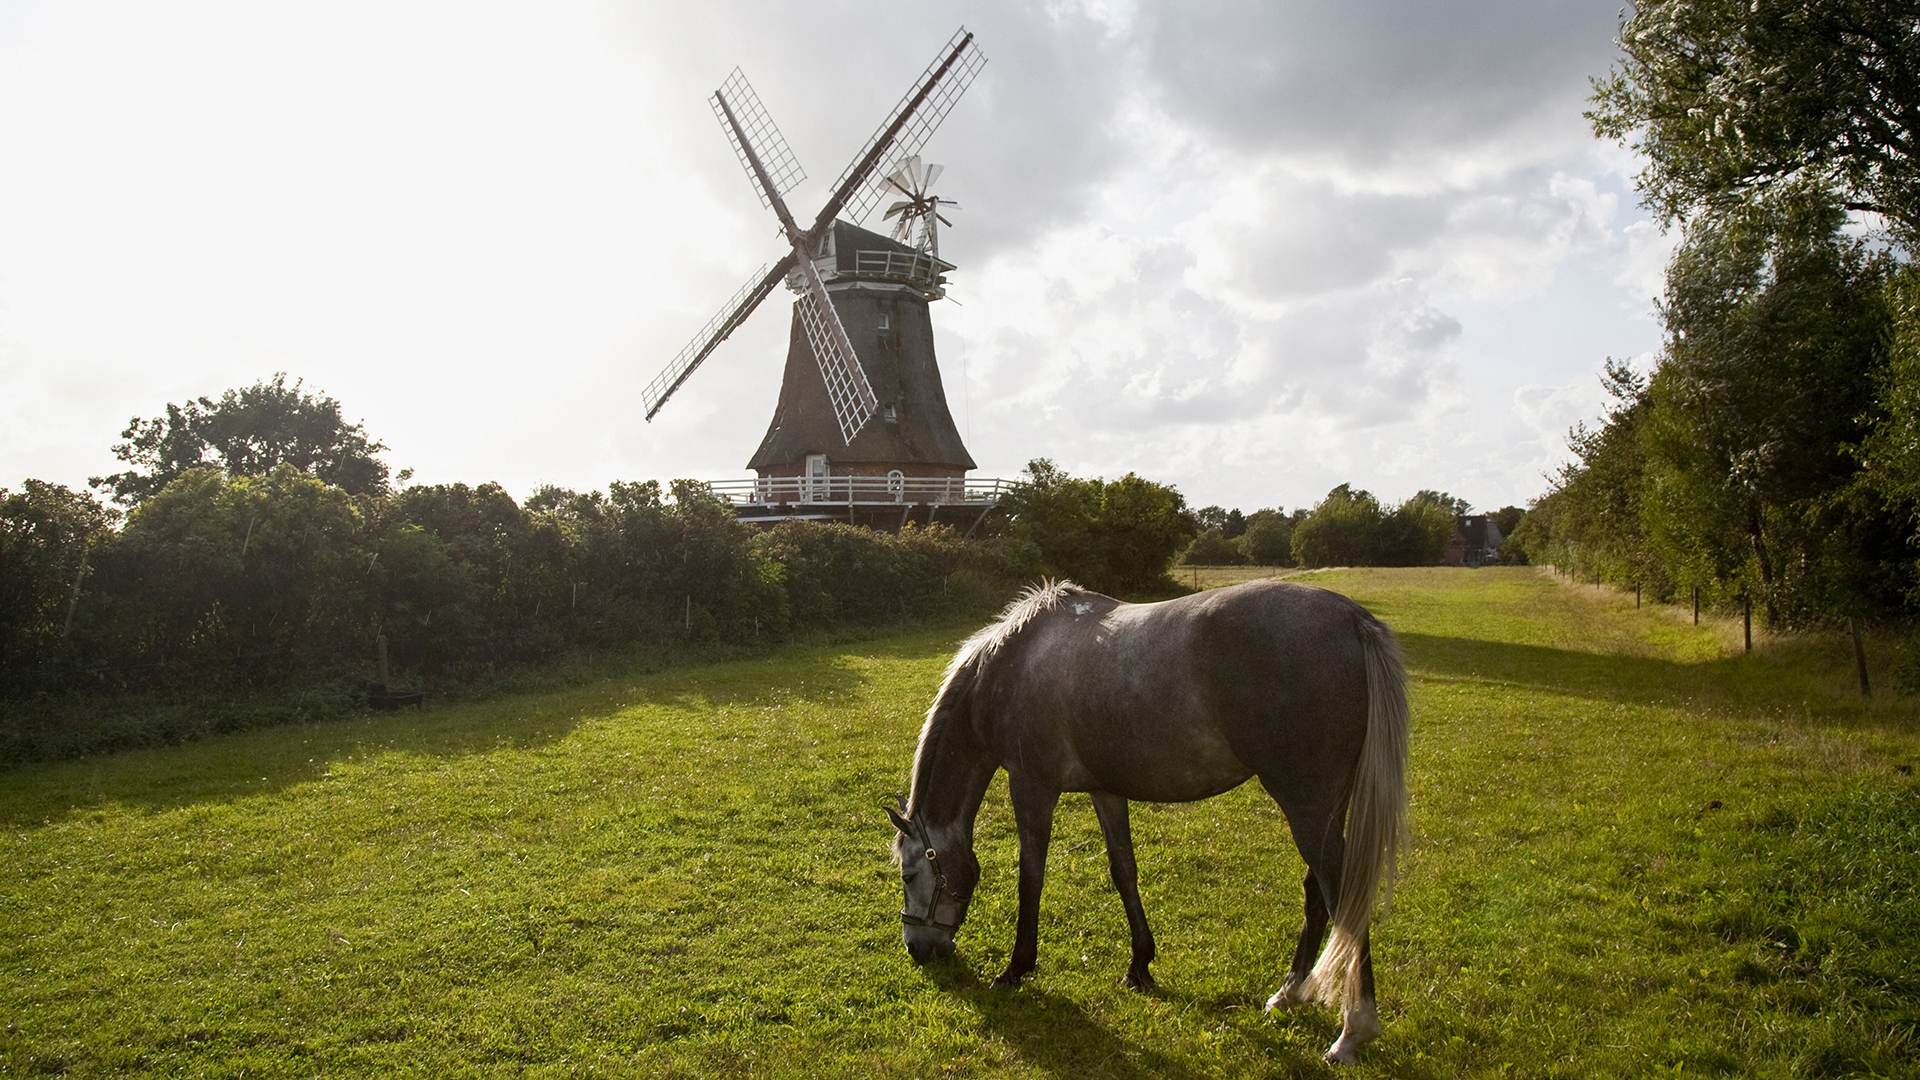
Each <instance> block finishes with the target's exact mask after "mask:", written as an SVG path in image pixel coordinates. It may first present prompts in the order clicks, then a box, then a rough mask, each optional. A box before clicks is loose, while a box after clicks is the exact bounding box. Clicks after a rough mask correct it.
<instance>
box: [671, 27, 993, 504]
mask: <svg viewBox="0 0 1920 1080" xmlns="http://www.w3.org/2000/svg"><path fill="white" fill-rule="evenodd" d="M985 63H986V57H984V56H983V55H981V53H980V51H979V49H978V48H976V47H975V46H974V44H973V35H972V34H971V33H969V32H967V31H966V30H965V29H964V28H962V29H961V30H960V31H959V32H958V33H956V34H955V35H954V36H953V39H952V40H951V41H949V42H948V43H947V45H946V47H945V48H943V49H942V50H941V53H940V55H939V56H938V57H936V58H935V59H934V61H933V63H932V64H930V65H929V66H928V67H927V70H926V72H925V73H923V74H922V75H921V77H920V79H919V80H918V81H917V82H916V83H915V85H914V87H913V88H912V89H911V90H909V91H908V92H907V95H906V96H905V97H904V98H902V99H901V101H900V104H899V105H897V106H895V108H894V111H893V114H892V115H891V116H889V117H888V118H887V120H886V121H885V122H884V123H882V124H881V126H880V129H879V130H878V131H877V132H875V133H874V135H873V137H872V138H871V139H869V140H868V141H867V145H866V146H865V147H864V148H863V149H862V150H861V152H860V154H859V155H857V156H856V157H855V158H854V161H853V163H852V164H850V165H849V166H848V167H847V169H846V171H845V172H843V173H842V174H841V176H840V179H839V180H838V181H836V182H835V184H834V186H833V193H832V195H831V196H830V197H829V198H828V199H827V203H826V205H825V206H824V207H822V208H821V210H820V212H819V214H818V215H817V216H816V217H815V219H814V221H813V223H812V225H811V226H808V227H802V226H801V225H799V224H798V223H796V221H795V220H794V218H793V215H792V213H791V211H789V210H788V208H787V205H786V202H785V200H784V199H783V196H784V195H785V193H786V192H787V191H789V190H790V189H791V188H792V187H793V186H794V185H795V184H797V183H799V182H800V181H801V180H803V179H805V176H806V174H805V173H804V172H803V171H802V170H801V169H800V166H799V163H798V162H797V161H796V160H795V159H794V156H793V154H792V152H791V151H790V150H789V149H788V148H787V144H786V140H785V139H784V138H782V137H781V135H780V132H779V129H778V128H776V127H774V125H773V121H772V119H771V118H770V117H769V116H768V115H767V111H766V109H765V107H764V106H762V105H761V104H760V100H759V98H758V96H757V95H755V94H754V92H753V88H752V87H751V86H749V85H748V84H747V80H746V77H745V76H744V75H742V74H741V73H740V71H739V70H738V69H735V71H734V72H733V74H732V75H730V76H729V77H728V78H727V80H726V82H725V83H723V84H722V85H721V87H720V89H719V90H717V91H715V92H714V95H713V98H712V104H713V110H714V114H715V115H716V116H718V117H719V119H720V123H721V126H722V127H723V128H724V129H725V130H726V132H727V137H728V139H729V140H730V141H731V142H732V144H733V148H734V151H735V153H736V154H737V155H738V156H739V158H740V162H741V164H742V165H743V166H744V167H745V168H746V171H747V175H748V176H749V177H750V178H751V179H752V181H753V185H754V191H755V192H756V193H757V194H758V195H759V196H760V201H761V203H762V205H764V206H766V207H767V208H768V209H769V210H771V211H773V214H774V216H775V217H776V218H777V219H778V220H779V222H780V228H781V231H782V233H783V235H784V237H785V239H786V241H787V246H788V247H789V248H790V250H789V251H788V252H786V253H785V254H784V255H783V256H782V257H781V258H779V259H778V260H776V261H775V262H773V263H771V264H769V265H768V266H767V267H764V268H762V269H761V271H759V272H758V273H756V274H755V276H754V277H753V279H752V280H750V281H749V282H748V283H747V284H746V286H745V287H743V288H742V289H741V290H740V291H739V292H738V293H737V294H735V296H734V298H733V299H732V300H731V301H729V302H728V303H727V305H726V306H725V307H724V308H722V309H721V311H720V313H719V314H718V315H716V316H714V318H713V319H712V320H711V321H709V322H708V323H707V325H706V326H705V327H704V328H703V329H702V330H701V331H700V333H699V334H697V335H696V336H695V337H694V339H693V340H692V341H691V342H689V343H688V344H687V346H686V347H685V348H684V349H682V350H681V351H680V353H679V355H677V356H675V357H674V359H673V361H672V363H670V364H668V365H667V367H666V369H665V370H663V371H661V372H660V374H659V375H658V376H656V377H655V378H654V380H653V381H652V382H651V383H649V384H648V385H647V386H646V388H645V389H644V390H643V391H642V401H643V404H644V405H645V408H646V416H647V419H648V420H652V419H653V416H654V414H655V413H657V412H658V411H659V410H660V407H661V406H662V405H663V404H665V402H666V400H667V398H668V397H669V396H671V395H672V394H673V393H674V391H676V390H678V389H679V388H680V387H681V385H682V384H684V383H685V382H686V380H687V378H688V376H690V375H692V374H693V372H694V369H696V368H697V367H699V365H700V363H701V362H702V361H704V360H705V359H706V358H707V357H708V356H709V355H711V354H712V353H713V351H714V349H715V348H717V347H718V346H719V344H720V343H721V342H722V341H724V340H726V338H727V337H728V336H729V335H731V334H732V333H733V331H734V330H735V329H736V328H737V327H739V325H740V324H741V323H742V322H744V321H745V320H746V319H747V317H748V316H749V315H751V314H752V313H753V311H754V309H755V308H757V307H758V306H759V304H760V302H761V301H762V300H764V299H765V298H766V297H767V294H769V293H771V292H772V291H773V288H774V286H775V285H778V284H780V283H782V282H783V281H784V282H785V283H786V285H787V286H788V287H789V288H790V289H792V290H793V292H794V293H795V294H796V298H795V300H794V303H793V324H792V332H791V335H790V339H789V345H788V349H787V361H786V370H785V373H784V375H783V376H782V380H781V386H780V398H779V404H778V406H777V407H776V408H775V410H774V415H773V419H772V422H771V423H769V424H768V426H767V432H766V436H765V438H763V439H762V440H761V442H760V447H759V449H758V450H756V451H755V452H754V454H753V457H752V459H751V460H750V461H749V462H748V465H747V467H748V468H750V469H752V470H754V472H755V473H756V474H757V475H758V477H759V479H758V480H757V481H754V482H751V490H750V491H749V490H747V489H745V488H740V487H738V486H736V485H729V484H727V483H725V482H722V483H719V484H714V485H711V486H712V487H714V489H715V490H716V491H718V492H720V493H722V494H725V495H728V496H729V497H730V498H733V500H734V501H735V503H736V504H737V505H739V506H740V507H741V510H742V516H743V517H749V516H750V517H755V518H756V519H759V520H766V519H771V518H779V517H837V518H843V519H846V520H856V521H857V520H863V519H864V520H867V521H869V522H871V523H875V524H888V523H890V519H891V518H892V517H893V516H894V511H895V510H896V509H898V511H899V513H898V520H899V521H900V522H905V521H906V520H908V518H909V516H911V515H913V514H914V512H915V510H916V509H919V508H922V507H924V508H925V509H926V515H925V516H926V519H927V520H929V521H932V520H936V519H937V518H938V517H940V516H941V515H940V511H941V510H942V509H945V510H947V511H949V516H953V512H955V511H958V512H961V513H965V512H967V511H970V510H973V509H976V508H977V509H978V510H979V512H980V513H981V514H984V512H985V510H986V509H987V508H990V506H991V505H992V502H993V501H994V498H995V496H996V495H997V491H998V488H999V484H998V482H997V481H995V482H988V483H986V484H981V483H980V482H974V483H973V484H970V483H969V482H968V480H967V479H966V474H967V473H968V472H969V471H970V470H972V469H973V468H974V461H973V457H972V456H971V455H970V454H968V453H967V448H966V446H965V445H964V444H963V443H962V442H961V439H960V433H959V431H958V430H957V429H956V428H955V427H954V423H953V416H952V414H951V413H950V411H949V410H948V408H947V400H946V391H945V389H944V388H943V386H942V385H941V380H940V368H939V363H938V361H937V359H936V357H935V354H934V346H933V324H932V321H931V319H930V318H929V315H928V305H929V304H931V303H932V302H933V301H936V300H939V299H940V298H941V297H943V296H945V295H946V290H945V286H946V275H947V273H948V272H950V271H952V270H953V269H954V267H953V264H951V263H948V262H945V261H943V260H942V259H941V258H940V253H939V226H940V225H941V224H943V223H946V224H950V223H949V222H947V221H946V219H945V218H944V217H942V216H941V214H940V209H941V207H942V206H951V205H952V203H951V202H950V201H948V200H944V199H940V198H938V197H937V196H935V195H933V194H932V191H931V188H932V185H933V182H934V180H936V179H937V178H938V177H939V174H940V168H941V167H940V166H938V165H925V164H923V163H922V162H921V160H920V157H919V155H918V150H919V148H920V147H921V146H922V145H923V144H925V142H926V141H927V139H928V138H929V137H931V136H932V134H933V132H934V130H935V129H936V128H937V127H938V126H939V124H940V122H941V121H942V120H943V119H945V117H946V114H947V112H948V111H949V110H951V109H952V107H953V105H954V103H955V102H957V101H958V100H959V98H960V95H961V94H962V93H964V92H965V90H966V88H967V86H968V84H970V83H971V82H972V81H973V77H974V75H975V74H976V73H978V71H979V70H980V68H981V66H982V65H984V64H985ZM883 162H892V163H893V165H892V168H891V169H890V171H888V172H887V173H886V174H885V175H884V176H882V175H878V173H879V169H880V167H881V165H882V163H883ZM888 193H891V194H893V195H895V196H897V197H898V198H897V201H895V202H894V203H893V204H892V206H890V207H889V209H888V210H887V212H886V214H885V215H884V219H888V220H893V221H894V228H893V231H892V234H891V235H882V234H880V233H876V232H870V231H868V230H866V229H863V228H861V227H860V225H859V223H860V222H861V220H863V219H864V218H865V217H866V216H867V215H868V214H869V213H871V212H872V210H873V209H874V207H875V205H876V204H877V203H878V202H879V201H880V199H881V198H882V197H884V196H885V195H886V194H888ZM842 508H844V510H843V509H842ZM974 520H975V521H976V522H977V520H978V518H977V517H975V518H974Z"/></svg>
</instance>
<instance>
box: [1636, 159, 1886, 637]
mask: <svg viewBox="0 0 1920 1080" xmlns="http://www.w3.org/2000/svg"><path fill="white" fill-rule="evenodd" d="M1845 220H1846V218H1845V213H1844V211H1843V210H1841V209H1840V208H1839V207H1838V206H1836V205H1835V204H1834V203H1832V202H1831V201H1829V200H1827V199H1826V198H1824V197H1822V195H1821V194H1820V193H1818V192H1799V193H1796V194H1795V197H1794V198H1793V199H1791V200H1788V199H1784V198H1783V199H1781V200H1779V201H1778V202H1777V203H1776V205H1775V212H1774V213H1771V214H1768V215H1766V216H1765V217H1757V216H1748V217H1742V218H1737V219H1728V220H1724V221H1703V222H1699V223H1697V224H1696V225H1695V226H1694V228H1693V229H1691V230H1690V232H1689V235H1688V237H1687V242H1686V243H1685V244H1684V245H1683V246H1682V247H1681V249H1680V251H1679V252H1678V253H1676V255H1675V257H1674V261H1673V264H1672V267H1671V268H1670V269H1669V272H1668V275H1667V294H1666V299H1665V300H1664V301H1663V302H1662V304H1661V314H1662V318H1663V320H1664V322H1665V324H1666V328H1667V335H1668V341H1667V345H1666V348H1665V350H1664V353H1663V356H1662V358H1661V362H1660V365H1659V367H1658V369H1657V370H1656V372H1655V375H1654V377H1653V380H1652V382H1651V383H1650V384H1649V386H1648V391H1647V396H1648V400H1649V402H1650V405H1651V411H1650V413H1649V415H1648V422H1647V426H1646V429H1645V439H1644V441H1645V446H1646V451H1647V490H1648V493H1649V495H1648V498H1647V500H1646V502H1645V505H1644V507H1643V509H1644V511H1645V514H1646V525H1647V531H1648V533H1649V535H1650V536H1651V537H1652V539H1653V540H1654V542H1655V544H1656V545H1657V546H1658V547H1659V548H1660V549H1661V550H1662V552H1663V554H1664V555H1665V556H1666V557H1667V560H1668V562H1669V564H1670V565H1672V566H1674V567H1676V568H1678V569H1679V570H1680V574H1679V576H1680V577H1681V578H1682V579H1683V580H1686V579H1688V578H1691V579H1693V580H1695V581H1699V580H1700V579H1701V578H1702V577H1705V578H1710V579H1712V580H1714V581H1716V582H1734V581H1738V582H1739V583H1740V584H1741V585H1742V586H1743V587H1745V588H1747V589H1749V590H1751V591H1752V592H1753V593H1754V594H1755V598H1756V599H1758V600H1760V601H1761V602H1762V603H1763V605H1764V606H1765V610H1766V614H1767V616H1768V618H1769V619H1770V620H1779V619H1781V618H1783V617H1784V618H1791V619H1793V620H1796V621H1797V620H1800V619H1804V618H1806V617H1807V616H1809V615H1810V614H1813V613H1814V612H1817V611H1819V610H1821V609H1828V610H1833V609H1835V608H1836V606H1837V607H1838V608H1849V607H1855V606H1856V605H1855V604H1854V603H1853V602H1852V601H1848V600H1843V599H1841V598H1840V597H1838V596H1835V595H1831V590H1832V589H1833V588H1835V587H1837V586H1838V583H1839V578H1837V577H1835V576H1834V575H1835V574H1841V576H1842V577H1849V578H1857V577H1858V575H1857V574H1856V573H1855V572H1853V571H1846V572H1844V573H1843V572H1842V571H1841V570H1840V567H1842V566H1843V565H1846V564H1847V563H1848V562H1849V561H1850V560H1853V559H1855V558H1857V557H1858V556H1860V555H1861V554H1862V553H1861V552H1860V551H1858V550H1857V548H1856V550H1852V551H1849V550H1848V549H1849V547H1850V546H1852V545H1849V544H1847V543H1845V539H1846V537H1847V536H1849V535H1851V536H1853V537H1855V538H1856V539H1859V540H1864V539H1865V538H1866V537H1867V536H1868V535H1870V534H1872V533H1874V532H1875V531H1876V528H1877V527H1876V526H1874V525H1873V524H1872V523H1871V522H1869V521H1865V520H1849V518H1856V519H1857V518H1859V517H1860V515H1861V513H1863V512H1864V513H1867V514H1869V515H1871V513H1872V512H1873V511H1872V509H1871V508H1870V507H1868V506H1866V505H1865V504H1862V503H1856V502H1854V501H1852V500H1849V499H1848V498H1846V493H1847V490H1848V488H1849V487H1850V486H1851V485H1852V483H1853V481H1854V474H1855V472H1856V471H1857V470H1858V459H1857V453H1856V448H1857V446H1858V444H1860V443H1861V442H1862V440H1863V439H1864V437H1865V435H1866V426H1867V423H1868V422H1869V421H1870V420H1871V418H1872V414H1873V413H1874V411H1875V394H1874V391H1875V385H1876V383H1875V379H1876V375H1877V373H1878V371H1879V370H1880V369H1881V368H1882V367H1883V366H1884V363H1885V350H1884V345H1885V341H1886V338H1887V333H1888V321H1887V319H1886V314H1885V309H1884V305H1883V303H1882V296H1881V287H1882V280H1883V277H1884V273H1885V268H1884V266H1883V264H1882V263H1881V261H1880V260H1879V259H1876V258H1874V257H1872V256H1871V255H1870V254H1869V252H1868V251H1867V250H1866V248H1865V246H1864V245H1862V244H1861V243H1859V242H1857V241H1852V240H1849V239H1847V238H1846V237H1845V236H1844V234H1843V233H1842V231H1841V230H1842V227H1843V226H1844V224H1845Z"/></svg>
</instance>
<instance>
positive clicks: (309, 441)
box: [91, 372, 387, 506]
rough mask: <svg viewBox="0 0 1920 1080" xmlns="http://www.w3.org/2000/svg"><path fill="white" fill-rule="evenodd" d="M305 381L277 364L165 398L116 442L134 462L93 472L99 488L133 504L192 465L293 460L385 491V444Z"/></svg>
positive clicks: (248, 472) (237, 469)
mask: <svg viewBox="0 0 1920 1080" xmlns="http://www.w3.org/2000/svg"><path fill="white" fill-rule="evenodd" d="M301 385H302V384H301V381H300V380H297V379H296V380H295V381H294V383H293V385H292V386H288V385H287V375H286V373H285V372H279V373H276V374H275V375H274V377H273V378H272V380H271V381H269V380H264V379H263V380H261V381H260V382H257V383H254V384H253V385H252V386H249V387H246V388H245V389H242V390H228V391H227V392H226V393H224V394H221V395H220V400H219V401H214V400H212V399H210V398H205V397H202V398H196V399H195V400H193V401H189V402H187V403H186V404H185V405H174V404H171V403H169V404H168V405H167V411H166V415H164V416H156V417H153V418H151V419H147V420H142V419H141V418H139V417H137V416H136V417H134V418H133V419H132V420H131V421H130V422H129V423H128V424H127V429H126V430H125V431H123V432H121V433H120V437H121V438H123V439H125V440H127V441H126V442H123V443H120V444H118V445H116V446H115V447H114V448H113V454H114V456H115V457H117V458H119V459H120V460H122V461H124V462H126V463H127V464H129V465H131V466H133V468H131V469H128V470H127V471H125V472H119V473H114V474H112V475H110V476H96V477H92V478H91V483H92V484H93V486H94V487H96V488H110V489H112V494H113V499H114V501H115V502H118V503H122V504H124V505H129V506H131V505H135V504H137V503H140V502H142V501H144V500H146V499H148V498H151V497H152V496H153V495H155V494H156V493H158V492H159V491H160V489H162V488H164V487H166V486H167V485H168V484H169V483H171V482H173V480H174V479H175V478H176V477H178V476H180V475H181V474H183V473H185V472H186V471H187V470H189V469H194V468H198V467H200V466H203V465H214V466H218V467H219V468H220V469H221V470H222V471H223V472H225V473H226V474H227V475H228V476H229V477H239V476H265V475H267V474H268V473H271V472H272V471H273V470H274V469H275V468H277V467H278V466H280V465H291V466H293V467H294V468H296V469H298V470H300V471H301V472H305V473H310V474H312V475H314V476H317V477H319V478H320V479H321V480H323V481H325V482H326V483H328V484H331V485H333V486H334V487H338V488H341V489H344V490H345V491H347V492H348V493H349V494H354V495H369V494H381V493H384V492H385V491H386V489H387V466H386V464H385V463H383V462H382V461H380V460H379V458H377V457H375V456H374V455H376V454H378V453H380V452H382V451H384V450H386V446H385V444H383V443H378V442H374V441H371V440H369V439H368V438H367V434H366V430H365V427H364V425H362V424H349V423H347V422H346V420H345V419H344V418H343V417H342V416H341V413H340V403H339V402H337V401H335V400H333V399H332V398H330V397H326V396H324V395H321V394H317V393H308V392H305V391H303V390H302V389H301Z"/></svg>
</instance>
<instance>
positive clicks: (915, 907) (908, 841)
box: [887, 807, 980, 964]
mask: <svg viewBox="0 0 1920 1080" xmlns="http://www.w3.org/2000/svg"><path fill="white" fill-rule="evenodd" d="M887 816H888V817H889V818H891V819H893V827H894V829H895V830H896V832H895V835H894V838H893V855H894V860H895V861H896V862H898V863H899V864H900V884H901V887H902V889H903V890H904V891H905V894H906V898H905V901H904V902H903V903H902V905H901V907H900V923H901V936H902V937H904V938H905V939H906V943H907V953H908V955H910V956H912V957H913V960H914V963H916V964H924V963H926V962H927V961H929V960H944V959H945V958H947V957H949V956H952V955H953V935H954V932H955V931H957V930H959V929H960V924H961V923H963V922H965V921H966V919H967V903H968V901H970V900H972V899H973V887H974V886H975V885H976V884H978V883H979V881H980V862H979V860H977V859H975V858H974V857H973V849H972V848H971V847H970V846H969V845H968V844H966V843H965V842H964V841H955V842H952V843H949V844H947V845H946V846H944V847H936V846H935V844H934V841H933V837H932V835H931V833H930V832H929V831H928V829H927V827H926V824H925V823H924V822H920V821H915V820H913V819H912V818H909V817H908V816H907V815H906V814H904V813H902V812H901V811H899V810H895V809H894V808H892V807H888V808H887Z"/></svg>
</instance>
